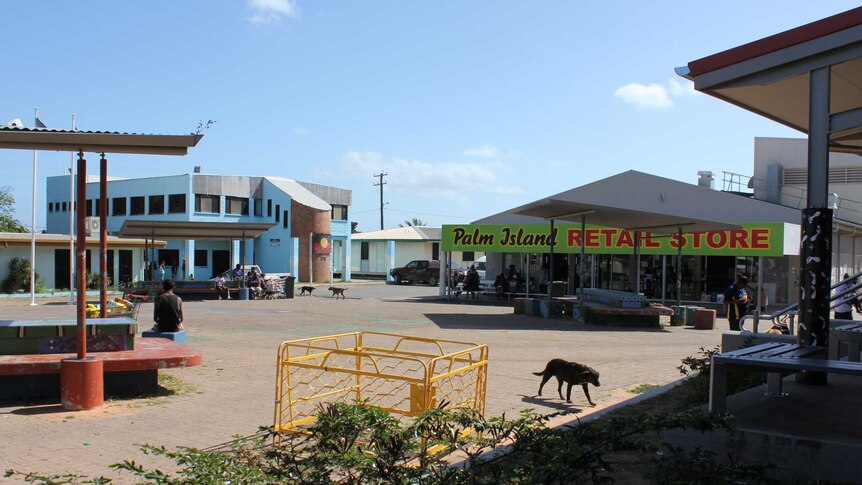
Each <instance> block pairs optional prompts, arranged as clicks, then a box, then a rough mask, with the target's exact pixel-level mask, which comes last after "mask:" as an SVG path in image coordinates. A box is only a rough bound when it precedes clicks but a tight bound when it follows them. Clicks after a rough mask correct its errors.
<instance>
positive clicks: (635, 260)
mask: <svg viewBox="0 0 862 485" xmlns="http://www.w3.org/2000/svg"><path fill="white" fill-rule="evenodd" d="M632 232H634V238H633V239H634V243H635V249H634V254H632V269H631V271H629V273H631V277H632V293H640V292H641V291H640V282H641V278H640V276H641V274H640V273H641V258H640V244H641V238H640V231H632Z"/></svg>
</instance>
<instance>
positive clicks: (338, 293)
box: [329, 286, 347, 299]
mask: <svg viewBox="0 0 862 485" xmlns="http://www.w3.org/2000/svg"><path fill="white" fill-rule="evenodd" d="M329 291H331V292H332V296H334V297H335V299H338V297H339V296H341V298H342V299H343V298H347V297H345V296H344V292H345V291H347V288H338V287H336V286H330V287H329ZM332 296H330V298H332Z"/></svg>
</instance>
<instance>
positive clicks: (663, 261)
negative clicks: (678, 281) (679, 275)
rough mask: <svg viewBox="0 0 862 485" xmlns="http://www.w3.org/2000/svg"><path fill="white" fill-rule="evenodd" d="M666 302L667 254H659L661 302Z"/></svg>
mask: <svg viewBox="0 0 862 485" xmlns="http://www.w3.org/2000/svg"><path fill="white" fill-rule="evenodd" d="M666 303H667V255H666V254H662V255H661V304H662V305H664V304H666Z"/></svg>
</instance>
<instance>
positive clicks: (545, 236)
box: [442, 222, 798, 256]
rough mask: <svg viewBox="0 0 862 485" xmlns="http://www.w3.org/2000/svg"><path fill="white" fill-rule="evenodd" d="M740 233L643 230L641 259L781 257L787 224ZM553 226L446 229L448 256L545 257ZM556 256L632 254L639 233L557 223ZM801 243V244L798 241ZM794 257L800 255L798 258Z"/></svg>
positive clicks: (771, 224)
mask: <svg viewBox="0 0 862 485" xmlns="http://www.w3.org/2000/svg"><path fill="white" fill-rule="evenodd" d="M737 224H738V225H739V226H741V227H742V228H741V229H735V230H731V231H710V232H699V233H693V234H683V235H682V239H681V240H680V238H679V235H678V234H670V235H667V234H661V235H658V234H652V233H649V232H645V231H638V234H637V236H638V238H637V239H638V242H639V246H640V253H641V254H677V252H678V251H679V247H680V245H682V253H683V254H686V255H692V256H694V255H701V256H782V255H784V254H785V252H784V239H785V237H784V235H785V224H784V223H782V222H758V223H737ZM550 229H551V228H550V225H549V224H482V225H470V224H465V225H444V226H443V236H442V249H443V250H444V251H485V252H491V253H543V252H548V251H549V250H550V247H551V233H550ZM553 239H554V241H555V245H554V251H555V252H558V253H579V252H580V251H581V244H584V246H585V252H587V253H589V254H632V253H633V252H634V247H635V231H628V230H624V229H616V228H612V227H602V226H595V225H591V224H587V226H586V230H585V231H584V234H581V225H580V224H556V225H555V226H554V235H553ZM797 240H798V239H797ZM794 254H795V253H794Z"/></svg>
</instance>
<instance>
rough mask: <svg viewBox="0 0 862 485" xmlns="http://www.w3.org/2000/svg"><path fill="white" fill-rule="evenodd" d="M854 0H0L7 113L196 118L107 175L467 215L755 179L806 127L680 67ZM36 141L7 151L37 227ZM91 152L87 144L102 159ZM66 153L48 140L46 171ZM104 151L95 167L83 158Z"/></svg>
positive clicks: (362, 226) (372, 218) (1, 181)
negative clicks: (287, 188) (604, 191)
mask: <svg viewBox="0 0 862 485" xmlns="http://www.w3.org/2000/svg"><path fill="white" fill-rule="evenodd" d="M856 6H857V4H856V3H855V2H850V1H824V2H811V1H810V0H808V1H780V2H779V1H758V2H752V1H750V0H748V1H724V2H670V1H653V2H641V1H638V2H635V1H615V2H572V1H559V2H555V1H546V2H535V3H531V2H523V1H518V2H515V1H495V2H490V1H482V2H480V1H474V2H455V1H451V2H417V1H394V0H391V1H386V2H384V1H365V2H358V1H311V0H292V1H291V0H248V1H243V0H233V1H228V0H209V1H192V0H189V1H183V2H173V1H152V2H116V1H85V2H61V1H48V2H10V3H7V4H4V9H3V10H4V11H3V15H2V16H0V45H2V46H3V47H2V49H0V62H2V65H3V66H4V69H3V72H4V79H3V85H4V86H3V87H4V89H3V90H2V92H0V123H6V122H7V121H9V120H12V119H14V118H20V119H21V120H23V121H24V122H25V123H26V124H28V125H31V124H32V122H33V108H34V107H36V106H38V107H39V108H40V118H41V120H42V121H43V122H45V123H46V124H47V125H48V126H49V127H69V126H70V124H71V114H72V113H75V114H76V116H77V121H78V128H80V129H86V130H115V131H130V132H142V133H165V134H185V133H190V132H192V131H194V130H195V128H196V126H197V124H198V121H200V120H203V121H206V120H209V119H212V120H215V121H216V123H215V125H214V126H213V127H212V128H210V129H209V130H207V131H206V132H205V136H204V139H203V140H202V142H201V143H200V144H199V145H198V147H197V148H194V149H192V150H191V152H190V155H189V156H187V157H181V158H178V157H139V156H122V155H113V156H111V157H110V159H109V173H110V175H112V176H117V177H135V176H151V175H159V174H165V175H168V174H178V173H189V172H191V171H192V168H193V167H194V166H195V165H201V166H202V167H203V172H204V173H210V174H225V175H277V176H283V177H288V178H293V179H297V180H302V181H308V182H314V183H320V184H326V185H333V186H337V187H343V188H347V189H351V190H352V191H353V205H352V207H351V214H350V219H351V220H354V221H357V222H359V227H358V228H359V230H361V231H370V230H376V229H378V228H379V199H378V197H379V192H378V188H377V187H374V186H373V183H374V181H375V179H374V178H372V175H373V174H375V173H378V172H380V171H385V172H387V173H388V174H389V176H388V177H386V182H387V185H386V186H385V190H384V195H385V200H386V202H387V203H388V204H387V206H386V212H385V220H386V227H395V226H397V225H398V223H399V222H402V221H404V220H405V219H410V218H412V217H417V218H420V219H422V220H423V221H424V222H426V223H428V224H429V225H434V226H438V225H440V224H446V223H463V222H469V221H470V220H473V219H477V218H480V217H484V216H487V215H490V214H493V213H496V212H499V211H502V210H505V209H508V208H511V207H514V206H517V205H520V204H523V203H527V202H530V201H532V200H535V199H538V198H541V197H544V196H547V195H550V194H553V193H557V192H560V191H563V190H568V189H570V188H573V187H577V186H580V185H582V184H585V183H589V182H592V181H595V180H598V179H601V178H604V177H608V176H611V175H614V174H616V173H619V172H621V171H624V170H629V169H636V170H641V171H644V172H649V173H653V174H656V175H660V176H665V177H669V178H673V179H678V180H682V181H686V182H691V183H694V182H695V181H696V179H697V171H698V170H712V171H715V172H717V174H718V176H719V177H720V173H721V172H722V171H729V172H737V173H742V174H750V173H751V166H752V155H753V138H754V137H755V136H800V134H798V133H796V132H794V131H792V130H789V129H786V128H784V127H782V126H779V125H777V124H775V123H773V122H770V121H768V120H765V119H763V118H760V117H758V116H756V115H754V114H751V113H748V112H745V111H743V110H741V109H738V108H734V107H732V106H730V105H729V104H727V103H723V102H721V101H718V100H716V99H713V98H711V97H708V96H704V95H701V94H696V93H693V92H692V91H691V89H690V85H689V83H688V82H687V81H685V80H684V79H681V78H677V77H676V76H675V74H674V71H673V68H674V67H677V66H682V65H685V64H686V63H687V62H689V61H692V60H695V59H698V58H701V57H704V56H707V55H710V54H713V53H716V52H719V51H722V50H725V49H727V48H731V47H735V46H737V45H739V44H741V43H745V42H749V41H752V40H755V39H759V38H761V37H764V36H767V35H771V34H774V33H777V32H780V31H783V30H786V29H789V28H792V27H795V26H798V25H801V24H804V23H808V22H811V21H814V20H817V19H820V18H823V17H826V16H829V15H833V14H835V13H839V12H842V11H845V10H848V9H851V8H854V7H856ZM32 157H33V155H32V152H24V151H12V150H4V151H0V162H2V163H3V166H4V175H3V176H2V177H0V185H4V186H6V185H8V186H12V187H13V193H14V195H15V197H16V199H17V203H16V212H17V215H18V218H19V219H20V220H21V221H23V222H25V223H26V224H28V225H29V221H30V209H31V203H30V198H31V190H30V186H31V177H32V172H31V170H32ZM89 158H91V159H93V160H95V155H91V156H90V157H89ZM68 162H69V155H68V154H60V153H48V152H41V153H40V154H39V187H40V188H39V194H40V199H39V202H38V203H37V229H40V228H42V227H44V224H45V215H44V212H45V203H44V186H45V176H47V175H59V174H61V173H62V172H63V170H64V164H68ZM91 166H92V164H91Z"/></svg>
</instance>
